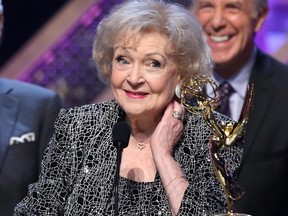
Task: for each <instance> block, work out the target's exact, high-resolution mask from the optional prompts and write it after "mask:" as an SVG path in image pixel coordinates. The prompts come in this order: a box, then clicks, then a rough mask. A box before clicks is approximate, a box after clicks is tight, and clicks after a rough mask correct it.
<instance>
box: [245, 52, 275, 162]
mask: <svg viewBox="0 0 288 216" xmlns="http://www.w3.org/2000/svg"><path fill="white" fill-rule="evenodd" d="M272 75H273V69H272V68H271V65H269V60H268V57H267V56H266V55H265V54H264V53H262V52H261V51H259V50H258V51H257V57H256V61H255V64H254V66H253V69H252V73H251V77H250V84H254V103H253V107H252V114H251V115H250V117H249V120H248V124H247V127H246V135H245V144H244V152H243V162H245V159H246V158H247V155H248V154H249V152H250V151H251V149H252V147H253V145H254V144H255V138H256V135H257V133H258V131H259V129H260V127H261V125H262V122H263V120H264V119H265V115H266V113H267V110H268V108H269V106H270V104H271V103H269V102H268V101H271V98H272V97H273V95H274V93H275V89H276V87H277V86H275V84H274V83H273V79H272Z"/></svg>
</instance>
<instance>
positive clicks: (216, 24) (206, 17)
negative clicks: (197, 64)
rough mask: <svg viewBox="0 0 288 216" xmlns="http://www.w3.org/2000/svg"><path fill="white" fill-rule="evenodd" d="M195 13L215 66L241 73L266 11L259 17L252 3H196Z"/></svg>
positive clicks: (241, 0)
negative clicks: (230, 67)
mask: <svg viewBox="0 0 288 216" xmlns="http://www.w3.org/2000/svg"><path fill="white" fill-rule="evenodd" d="M194 11H195V15H196V17H197V18H198V20H199V21H200V23H201V25H202V27H203V29H204V31H205V33H206V36H207V43H208V45H209V46H210V47H211V49H212V55H213V60H214V61H215V63H216V66H220V67H221V66H223V65H224V66H225V65H226V66H227V65H229V66H233V67H234V68H235V70H238V69H239V68H240V67H241V66H242V65H243V64H245V63H246V61H247V60H248V58H249V57H250V54H251V52H252V50H253V46H254V45H253V44H254V36H255V32H257V31H258V30H259V29H260V27H261V25H262V23H263V21H264V19H265V16H266V11H265V12H260V13H259V14H258V15H256V11H255V10H254V4H253V0H197V1H196V4H195V6H194ZM234 72H236V71H234Z"/></svg>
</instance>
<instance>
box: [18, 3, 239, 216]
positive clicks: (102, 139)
mask: <svg viewBox="0 0 288 216" xmlns="http://www.w3.org/2000/svg"><path fill="white" fill-rule="evenodd" d="M93 55H94V59H95V61H96V63H97V65H98V67H99V72H101V74H102V75H103V77H104V78H106V79H107V81H108V82H109V83H110V85H111V88H112V91H113V94H114V97H115V100H111V101H106V102H102V103H99V104H90V105H86V106H82V107H77V108H71V109H68V110H62V111H61V112H60V114H59V118H58V119H57V121H56V123H55V129H56V132H55V134H54V136H53V138H52V140H51V142H50V144H49V147H48V149H47V150H46V154H45V157H44V160H43V170H42V173H41V175H40V178H39V181H38V182H37V183H35V184H33V185H31V186H30V187H29V193H28V195H27V197H26V198H24V199H23V200H22V202H20V203H19V204H18V205H17V206H16V208H15V215H59V214H60V215H61V214H63V215H114V214H115V210H117V211H119V214H120V215H194V216H195V215H214V214H215V213H218V212H224V211H225V196H224V192H223V190H222V188H221V186H220V184H219V183H218V181H217V179H216V177H215V174H214V173H213V168H212V165H211V159H210V155H209V147H208V143H209V138H210V137H211V136H212V131H211V130H210V129H209V127H208V126H207V125H206V123H205V120H204V118H203V117H202V116H201V115H196V114H193V113H190V112H186V113H185V110H184V108H183V106H182V105H181V104H179V103H178V102H177V100H175V93H174V91H175V88H176V86H177V85H181V84H182V83H183V82H185V81H187V80H189V79H190V78H191V76H192V75H195V74H209V73H210V71H211V67H212V65H211V59H210V53H209V49H208V47H207V45H206V43H205V39H204V37H203V35H202V31H201V27H200V26H199V25H198V23H197V22H196V20H195V19H194V17H192V15H191V14H190V13H189V12H188V11H187V10H186V9H184V8H182V7H180V6H178V5H174V4H167V3H164V2H162V1H153V0H144V1H128V2H125V3H123V4H121V5H118V6H117V7H116V8H114V9H113V10H112V11H111V13H110V15H109V16H107V17H106V18H105V19H104V20H103V21H102V22H101V23H100V24H99V26H98V29H97V35H96V39H95V43H94V48H93ZM175 111H176V112H175ZM215 115H216V118H217V119H218V120H219V121H220V120H225V119H224V116H219V115H218V114H217V113H215ZM119 121H125V122H127V123H129V125H131V135H130V139H129V143H128V146H127V147H126V148H124V150H123V154H122V161H121V165H120V171H119V173H120V179H119V191H118V192H119V194H118V195H119V205H118V206H119V208H118V209H115V205H114V204H115V199H116V197H115V193H114V177H115V173H116V167H117V166H116V158H117V150H116V148H114V146H113V144H112V142H113V141H112V129H113V128H114V125H115V124H116V123H117V122H119ZM241 152H242V151H241V148H238V147H237V146H234V147H232V148H227V149H225V150H223V157H224V158H225V160H226V162H227V164H229V168H230V170H232V171H235V170H236V169H237V166H238V165H239V162H240V157H241Z"/></svg>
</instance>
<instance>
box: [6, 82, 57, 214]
mask: <svg viewBox="0 0 288 216" xmlns="http://www.w3.org/2000/svg"><path fill="white" fill-rule="evenodd" d="M60 108H61V100H60V98H59V96H58V95H57V94H56V93H54V92H52V91H50V90H48V89H45V88H42V87H38V86H36V85H31V84H28V83H24V82H19V81H16V80H9V79H4V78H0V215H1V216H11V215H12V214H13V213H12V212H13V209H14V207H15V205H16V204H17V203H18V202H20V201H21V199H23V197H25V195H26V194H27V189H28V184H30V183H32V182H36V181H37V179H38V174H39V169H40V164H41V159H42V154H43V151H44V149H45V148H46V145H47V144H48V142H49V139H50V138H51V136H52V134H53V132H54V130H53V128H54V127H53V124H54V121H55V119H56V117H57V115H58V112H59V110H60Z"/></svg>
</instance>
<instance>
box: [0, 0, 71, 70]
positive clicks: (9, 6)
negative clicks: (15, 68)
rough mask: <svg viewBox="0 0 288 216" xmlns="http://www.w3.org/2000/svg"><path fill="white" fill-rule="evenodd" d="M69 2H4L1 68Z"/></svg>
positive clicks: (51, 0)
mask: <svg viewBox="0 0 288 216" xmlns="http://www.w3.org/2000/svg"><path fill="white" fill-rule="evenodd" d="M66 2H68V0H2V4H3V6H4V29H3V33H2V41H1V45H0V67H2V66H3V65H4V63H5V62H6V61H7V60H8V59H9V58H11V57H12V56H13V55H14V54H15V53H16V52H17V51H18V50H19V49H20V48H21V47H22V46H23V45H24V44H25V42H27V41H28V40H29V38H30V37H31V36H33V34H34V33H36V32H37V30H39V28H41V26H42V25H43V24H45V23H46V22H47V21H48V20H49V18H51V17H52V16H53V15H54V14H55V13H56V12H57V11H58V10H59V9H60V8H61V7H62V6H63V5H64V4H65V3H66Z"/></svg>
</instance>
